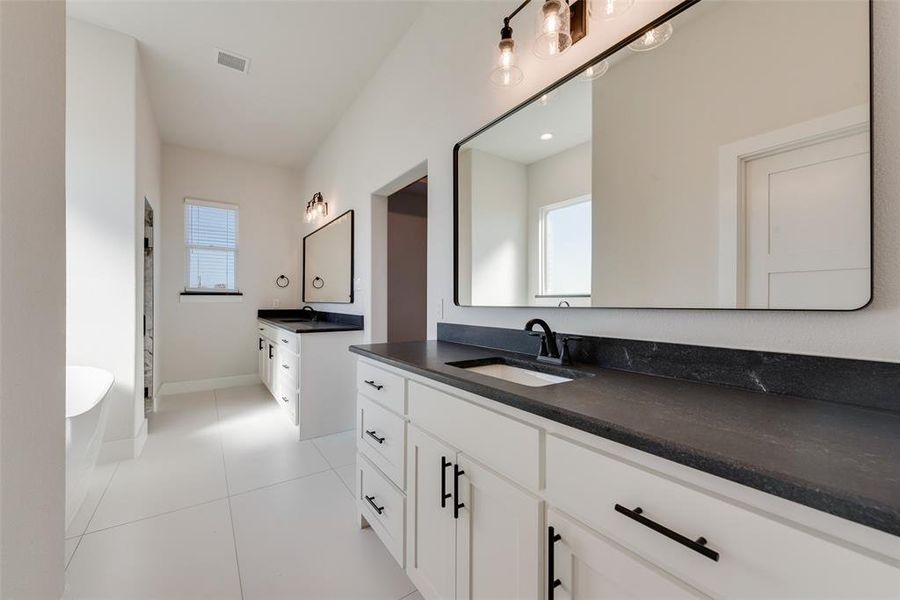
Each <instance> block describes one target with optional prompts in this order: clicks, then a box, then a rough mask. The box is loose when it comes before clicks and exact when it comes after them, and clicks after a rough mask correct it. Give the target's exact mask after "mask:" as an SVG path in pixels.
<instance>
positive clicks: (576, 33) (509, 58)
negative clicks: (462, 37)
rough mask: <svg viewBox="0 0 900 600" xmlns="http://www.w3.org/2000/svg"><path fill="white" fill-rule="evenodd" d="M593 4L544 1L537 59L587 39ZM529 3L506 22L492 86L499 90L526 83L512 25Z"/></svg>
mask: <svg viewBox="0 0 900 600" xmlns="http://www.w3.org/2000/svg"><path fill="white" fill-rule="evenodd" d="M590 1H591V0H574V1H572V2H571V3H570V0H544V2H543V5H542V6H541V10H540V12H539V13H538V25H537V37H536V38H535V42H534V46H533V51H534V53H535V55H537V56H538V57H539V58H554V57H556V56H559V55H560V54H562V53H563V52H565V51H566V50H567V49H568V48H569V47H570V46H572V44H575V43H576V42H578V41H579V40H581V39H582V38H584V37H585V36H586V35H587V28H588V25H587V23H588V3H589V2H590ZM605 1H622V2H626V1H633V0H605ZM530 2H531V0H525V1H524V2H522V4H520V5H519V6H518V7H516V9H515V10H514V11H512V12H511V13H510V14H509V16H507V17H505V18H504V19H503V28H502V29H501V30H500V44H499V45H498V49H499V50H500V54H499V56H498V59H497V66H496V67H494V69H493V70H492V71H491V77H490V79H491V83H493V84H494V85H497V86H499V87H512V86H514V85H517V84H518V83H520V82H521V81H522V79H524V75H523V73H522V70H521V69H519V67H518V66H516V55H515V42H514V41H513V37H512V34H513V30H512V27H511V26H510V22H511V21H512V20H513V17H515V16H516V15H517V14H519V12H520V11H521V10H522V9H523V8H525V7H526V6H528V4H529V3H530Z"/></svg>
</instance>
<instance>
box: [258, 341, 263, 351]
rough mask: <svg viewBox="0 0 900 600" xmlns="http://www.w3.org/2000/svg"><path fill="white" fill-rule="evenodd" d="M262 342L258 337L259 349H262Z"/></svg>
mask: <svg viewBox="0 0 900 600" xmlns="http://www.w3.org/2000/svg"><path fill="white" fill-rule="evenodd" d="M262 344H263V342H262V338H259V349H260V350H262Z"/></svg>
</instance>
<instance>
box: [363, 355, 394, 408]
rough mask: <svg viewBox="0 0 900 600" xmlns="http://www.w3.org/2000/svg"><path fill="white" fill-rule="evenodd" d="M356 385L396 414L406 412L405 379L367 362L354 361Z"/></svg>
mask: <svg viewBox="0 0 900 600" xmlns="http://www.w3.org/2000/svg"><path fill="white" fill-rule="evenodd" d="M356 385H357V387H358V388H359V391H360V392H361V393H363V394H365V395H366V396H368V397H369V398H372V399H374V400H377V401H378V402H380V403H381V404H383V405H384V406H386V407H388V408H389V409H391V410H392V411H394V412H396V413H397V414H401V415H405V414H406V380H405V379H404V378H403V377H400V376H399V375H395V374H394V373H389V372H388V371H385V370H384V369H379V368H378V367H375V366H373V365H370V364H369V363H367V362H362V361H357V363H356Z"/></svg>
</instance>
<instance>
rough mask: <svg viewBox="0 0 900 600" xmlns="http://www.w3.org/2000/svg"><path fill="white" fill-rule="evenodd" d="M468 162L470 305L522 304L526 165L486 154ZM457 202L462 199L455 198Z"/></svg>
mask: <svg viewBox="0 0 900 600" xmlns="http://www.w3.org/2000/svg"><path fill="white" fill-rule="evenodd" d="M465 152H466V154H468V155H469V156H468V157H467V158H466V159H465V161H464V164H467V165H468V168H469V173H468V174H467V176H466V177H467V180H468V181H470V182H471V183H470V185H471V187H470V189H469V190H468V191H467V193H466V195H465V197H466V198H467V199H468V202H469V203H470V206H469V207H467V208H466V210H467V212H470V213H471V215H472V220H471V223H470V234H469V235H470V236H471V238H470V242H469V243H470V244H471V261H472V264H471V267H470V269H471V277H472V279H471V281H472V292H471V294H472V295H471V303H472V304H475V305H480V306H508V305H514V306H515V305H522V304H526V302H527V299H526V293H527V291H528V264H527V259H528V222H527V217H528V205H527V203H526V198H527V195H528V172H527V170H526V168H525V165H523V164H521V163H518V162H515V161H513V160H508V159H505V158H502V157H499V156H496V155H494V154H490V153H489V152H484V151H482V150H476V149H474V148H472V149H469V150H466V151H465ZM460 197H461V198H462V196H460Z"/></svg>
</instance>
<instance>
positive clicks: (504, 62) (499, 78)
mask: <svg viewBox="0 0 900 600" xmlns="http://www.w3.org/2000/svg"><path fill="white" fill-rule="evenodd" d="M513 14H515V13H513ZM510 18H511V17H507V18H506V19H504V20H503V29H501V30H500V44H499V45H498V48H499V50H500V56H499V58H498V61H497V67H496V68H495V69H494V70H493V71H492V72H491V83H493V84H494V85H498V86H500V87H512V86H514V85H517V84H518V83H519V82H521V81H522V79H523V75H522V69H520V68H519V67H518V66H516V43H515V42H514V41H513V39H512V27H510V26H509V19H510Z"/></svg>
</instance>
